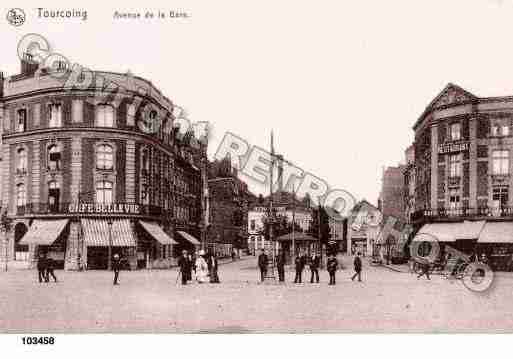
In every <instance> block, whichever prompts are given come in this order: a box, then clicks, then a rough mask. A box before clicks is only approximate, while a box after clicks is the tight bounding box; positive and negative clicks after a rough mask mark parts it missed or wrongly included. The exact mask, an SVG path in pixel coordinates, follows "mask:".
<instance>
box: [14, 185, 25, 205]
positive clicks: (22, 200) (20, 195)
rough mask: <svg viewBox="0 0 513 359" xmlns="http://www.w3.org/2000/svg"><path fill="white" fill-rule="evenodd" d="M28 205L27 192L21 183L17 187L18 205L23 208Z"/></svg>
mask: <svg viewBox="0 0 513 359" xmlns="http://www.w3.org/2000/svg"><path fill="white" fill-rule="evenodd" d="M26 204H27V192H26V191H25V185H24V184H23V183H20V184H18V185H17V186H16V205H17V206H18V207H23V206H25V205H26Z"/></svg>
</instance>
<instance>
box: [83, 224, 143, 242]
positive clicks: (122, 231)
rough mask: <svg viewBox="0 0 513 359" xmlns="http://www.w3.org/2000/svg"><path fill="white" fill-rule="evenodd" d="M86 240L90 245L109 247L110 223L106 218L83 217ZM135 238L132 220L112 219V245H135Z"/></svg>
mask: <svg viewBox="0 0 513 359" xmlns="http://www.w3.org/2000/svg"><path fill="white" fill-rule="evenodd" d="M81 222H82V230H83V232H84V241H85V244H86V245H87V246H90V247H108V246H109V243H110V234H111V233H110V231H109V224H108V221H107V220H106V219H82V220H81ZM136 244H137V242H136V240H135V235H134V232H133V231H132V226H131V225H130V220H128V219H112V246H113V247H135V246H136Z"/></svg>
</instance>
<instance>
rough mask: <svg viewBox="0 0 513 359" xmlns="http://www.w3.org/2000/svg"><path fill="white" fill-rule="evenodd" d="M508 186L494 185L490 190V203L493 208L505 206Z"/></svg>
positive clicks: (507, 197)
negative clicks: (491, 190)
mask: <svg viewBox="0 0 513 359" xmlns="http://www.w3.org/2000/svg"><path fill="white" fill-rule="evenodd" d="M508 192H509V191H508V187H496V188H494V189H493V192H492V203H493V207H494V208H505V207H507V206H508V199H509V195H508Z"/></svg>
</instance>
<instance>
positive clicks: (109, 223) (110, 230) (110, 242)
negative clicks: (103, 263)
mask: <svg viewBox="0 0 513 359" xmlns="http://www.w3.org/2000/svg"><path fill="white" fill-rule="evenodd" d="M107 224H108V225H109V254H108V256H109V258H108V262H107V263H108V264H107V265H108V268H107V269H108V270H112V218H109V219H108V220H107Z"/></svg>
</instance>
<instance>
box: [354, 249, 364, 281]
mask: <svg viewBox="0 0 513 359" xmlns="http://www.w3.org/2000/svg"><path fill="white" fill-rule="evenodd" d="M360 255H361V254H360V252H358V253H357V254H356V257H355V258H354V262H353V264H354V272H355V273H354V274H353V277H352V278H351V280H354V279H355V278H356V276H358V282H361V281H362V276H361V274H362V260H361V258H360Z"/></svg>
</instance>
